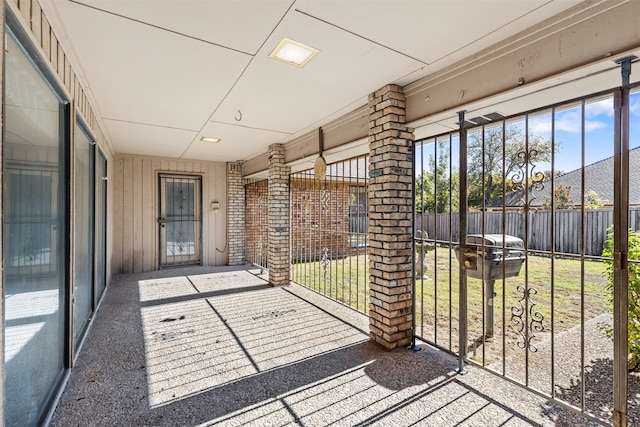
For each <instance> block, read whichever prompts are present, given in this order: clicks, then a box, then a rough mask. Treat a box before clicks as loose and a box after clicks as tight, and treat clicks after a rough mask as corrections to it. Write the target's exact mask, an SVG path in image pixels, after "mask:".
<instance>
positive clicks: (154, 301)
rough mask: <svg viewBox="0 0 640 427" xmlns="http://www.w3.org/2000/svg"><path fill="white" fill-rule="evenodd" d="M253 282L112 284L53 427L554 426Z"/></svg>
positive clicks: (220, 273)
mask: <svg viewBox="0 0 640 427" xmlns="http://www.w3.org/2000/svg"><path fill="white" fill-rule="evenodd" d="M253 273H255V272H253V271H251V270H244V269H213V270H212V269H203V268H191V269H180V270H174V271H172V272H171V274H168V272H167V271H166V270H163V271H162V272H154V273H145V274H138V275H131V276H121V277H119V278H117V279H116V280H115V281H114V283H113V284H112V285H111V286H110V288H109V290H108V292H107V295H106V297H105V300H104V302H103V304H102V306H101V308H100V310H99V312H98V313H97V316H96V319H95V322H94V324H93V326H92V330H91V331H90V333H89V336H88V338H87V340H86V342H85V344H84V348H83V351H82V354H81V355H80V357H79V359H78V361H77V365H76V367H75V368H74V369H73V371H72V373H71V377H70V381H69V383H68V386H67V389H66V391H65V392H64V394H63V396H62V398H61V400H60V402H59V405H58V408H57V409H56V412H55V414H54V417H53V419H52V422H51V425H52V426H58V425H59V426H62V425H64V426H69V425H78V426H80V425H82V426H86V425H154V426H160V425H182V426H191V425H287V424H291V425H307V426H327V425H348V426H354V425H360V426H364V425H371V424H382V425H393V426H396V425H434V426H436V425H437V426H440V425H443V426H444V425H446V426H454V425H475V426H480V425H483V426H485V425H533V426H541V425H553V424H554V419H555V418H557V417H558V416H559V413H558V412H554V413H553V414H551V416H552V417H553V418H552V417H551V416H547V415H545V414H543V413H542V410H541V408H542V405H543V403H544V402H543V401H541V399H538V398H535V397H531V396H529V394H526V395H523V396H524V398H522V399H520V398H518V397H515V398H514V396H518V393H526V392H525V391H524V390H521V389H518V388H516V387H515V386H510V385H507V384H504V382H502V383H499V382H496V381H499V380H498V379H496V378H495V377H493V376H490V375H489V374H484V373H482V372H479V371H478V372H474V374H473V375H472V374H469V375H466V376H463V377H461V376H458V375H456V373H455V367H456V360H455V359H454V358H452V357H450V356H448V355H446V354H444V353H442V352H439V351H437V350H434V349H432V348H431V347H428V346H422V351H419V352H414V351H412V350H409V349H398V350H396V351H394V352H386V351H384V350H382V349H381V348H379V347H378V346H376V345H375V344H372V343H371V342H370V341H369V340H368V336H367V334H366V333H365V332H363V329H364V328H363V327H362V325H363V324H364V323H366V319H363V317H362V315H360V314H357V313H354V312H353V311H352V310H350V309H348V308H346V307H344V306H341V305H339V304H336V303H333V302H331V301H328V300H326V299H324V298H322V297H320V296H318V295H317V294H314V293H313V292H309V291H307V290H305V289H304V288H301V287H297V286H295V287H291V288H271V287H268V286H267V284H266V282H265V280H264V278H262V277H259V276H258V275H256V274H253ZM351 319H355V321H353V322H352V321H351ZM363 320H364V323H363ZM358 322H359V323H358ZM356 323H358V324H357V326H354V325H356ZM492 381H493V382H496V384H499V386H494V385H493V384H492ZM522 402H524V403H525V405H524V406H522V405H520V404H521V403H522ZM532 402H533V403H532ZM518 405H520V406H518ZM560 414H561V415H564V413H563V412H562V410H560ZM567 416H568V417H569V419H573V420H578V418H576V416H575V415H574V414H568V415H567Z"/></svg>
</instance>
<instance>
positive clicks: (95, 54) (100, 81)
mask: <svg viewBox="0 0 640 427" xmlns="http://www.w3.org/2000/svg"><path fill="white" fill-rule="evenodd" d="M56 7H57V9H58V11H59V14H60V18H61V21H62V22H63V23H64V24H63V25H64V28H65V33H66V37H68V38H69V39H71V40H73V46H74V53H75V55H76V56H77V58H78V60H79V61H80V63H81V64H82V68H83V71H84V74H85V75H86V78H87V80H88V81H89V87H90V90H91V91H92V92H93V94H94V96H95V98H96V100H97V102H98V103H99V105H100V112H101V113H102V115H103V116H104V118H106V119H117V120H126V121H130V122H137V123H144V124H157V125H162V126H165V127H174V128H179V129H190V130H200V128H201V127H202V125H203V124H204V123H205V122H206V120H207V118H208V117H209V116H210V115H211V111H212V105H216V104H217V103H218V102H220V100H221V99H222V98H223V97H224V96H225V95H226V93H227V92H228V90H229V88H230V87H231V86H232V85H233V83H234V82H235V80H236V79H237V78H238V76H239V75H240V74H241V72H242V70H243V69H244V68H245V67H246V65H247V63H248V62H249V61H250V59H251V57H250V56H249V55H245V54H241V53H238V52H235V51H232V50H228V49H224V48H220V47H217V46H214V45H212V44H209V43H205V42H202V41H197V40H194V39H190V38H187V37H184V36H180V35H176V34H174V33H171V32H168V31H164V30H161V29H157V28H153V27H150V26H148V25H143V24H139V23H136V22H134V21H131V20H127V19H123V18H121V17H118V16H114V15H112V14H108V13H105V12H101V11H97V10H95V9H92V8H89V7H86V6H82V5H78V4H75V3H70V2H64V3H61V4H57V3H56Z"/></svg>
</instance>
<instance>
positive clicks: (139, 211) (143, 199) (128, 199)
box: [113, 156, 228, 274]
mask: <svg viewBox="0 0 640 427" xmlns="http://www.w3.org/2000/svg"><path fill="white" fill-rule="evenodd" d="M114 163H115V170H114V187H115V193H114V198H113V204H114V217H115V224H114V230H113V233H114V238H115V242H117V245H116V250H115V252H114V258H113V268H114V273H118V274H128V273H139V272H143V271H153V270H156V269H158V268H159V262H158V258H159V252H158V250H159V248H158V244H159V239H158V233H159V228H158V227H159V226H158V212H159V195H158V174H159V173H176V174H188V175H196V176H201V177H202V264H203V265H225V264H227V262H228V256H227V251H226V240H227V236H226V218H227V203H226V188H227V185H226V168H227V166H226V164H225V163H215V162H198V161H190V160H168V159H160V158H153V157H140V156H116V158H115V161H114ZM214 201H216V202H220V205H221V209H220V211H219V212H211V210H210V204H211V202H214Z"/></svg>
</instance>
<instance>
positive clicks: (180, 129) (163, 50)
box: [42, 0, 579, 161]
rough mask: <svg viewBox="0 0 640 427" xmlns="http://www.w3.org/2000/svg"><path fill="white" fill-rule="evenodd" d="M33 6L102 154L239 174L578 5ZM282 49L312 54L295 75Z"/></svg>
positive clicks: (272, 2)
mask: <svg viewBox="0 0 640 427" xmlns="http://www.w3.org/2000/svg"><path fill="white" fill-rule="evenodd" d="M42 3H43V4H42V7H43V9H44V10H45V13H46V14H47V16H48V17H49V18H50V21H51V25H52V27H53V28H54V30H55V32H56V34H57V36H58V38H59V39H60V41H61V43H62V45H63V46H64V48H65V51H66V52H67V54H68V56H69V58H70V61H71V63H72V65H73V66H74V68H75V70H76V72H77V74H78V75H79V76H80V79H81V81H83V82H85V85H86V87H85V90H86V92H87V94H88V96H89V97H90V99H91V100H92V103H93V106H94V109H95V110H96V113H97V115H98V117H100V119H101V122H102V126H103V130H104V131H105V133H106V136H107V139H108V141H109V143H110V145H111V147H112V149H113V151H114V152H116V153H121V154H139V155H150V156H163V157H171V158H183V159H200V160H211V161H239V160H247V159H250V158H253V157H255V156H257V155H259V154H261V153H264V152H265V151H266V149H267V147H268V146H269V145H270V144H273V143H286V142H288V141H291V140H293V139H295V138H297V137H299V136H301V135H304V134H305V133H307V132H309V131H311V130H313V129H315V128H317V127H319V126H322V125H323V124H325V123H327V122H329V121H331V120H334V119H336V118H338V117H340V116H342V115H344V114H346V113H347V112H349V111H352V110H354V109H356V108H358V107H360V106H362V105H364V104H366V102H367V96H368V94H369V93H371V92H374V91H375V90H377V89H379V88H380V87H382V86H384V85H386V84H389V83H396V84H399V85H401V86H404V85H407V84H409V83H411V82H413V81H416V80H418V79H420V78H422V77H424V76H427V75H430V74H432V73H436V72H437V71H439V70H442V69H444V68H445V67H448V66H450V65H452V64H454V63H456V62H458V61H460V60H462V59H464V58H467V57H470V56H472V55H473V54H474V53H475V52H479V51H480V50H482V49H486V48H487V47H489V46H491V45H494V44H496V43H499V42H500V41H501V40H505V39H507V38H509V37H511V36H513V35H514V34H517V33H518V32H520V31H522V30H523V29H524V28H528V27H530V26H533V25H535V24H537V23H539V22H541V21H543V20H544V19H547V18H549V17H551V16H553V15H556V14H558V13H560V12H562V11H563V10H565V9H567V8H570V7H572V6H575V5H576V4H578V3H579V0H518V1H506V0H504V1H497V0H494V1H489V0H468V1H462V0H456V1H450V0H424V1H418V0H407V1H404V0H376V1H364V0H351V1H349V0H342V1H338V0H253V1H252V0H233V1H222V0H210V1H202V0H193V1H191V0H175V1H174V0H163V1H149V0H144V1H135V0H128V1H123V0H111V1H109V0H81V1H63V0H44V1H43V2H42ZM461 29H462V30H461ZM284 37H287V38H290V39H293V40H296V41H298V42H301V43H304V44H306V45H309V46H312V47H314V48H316V49H319V50H320V53H319V54H318V55H317V56H316V57H315V58H314V59H313V60H311V61H310V62H309V63H308V64H307V65H306V66H305V67H303V68H298V67H295V66H291V65H288V64H285V63H283V62H280V61H276V60H274V59H271V58H269V54H270V53H271V51H272V50H273V49H274V47H275V46H276V45H277V44H278V43H279V42H280V41H281V40H282V38H284ZM487 108H492V109H493V111H496V110H495V106H487ZM431 122H433V121H431ZM431 124H432V123H431ZM424 125H425V126H428V125H429V123H424ZM203 136H209V137H216V138H221V139H222V140H221V141H220V142H219V143H211V142H203V141H201V140H200V138H201V137H203Z"/></svg>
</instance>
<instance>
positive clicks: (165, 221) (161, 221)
mask: <svg viewBox="0 0 640 427" xmlns="http://www.w3.org/2000/svg"><path fill="white" fill-rule="evenodd" d="M166 223H167V219H166V218H158V224H160V227H162V228H164V225H165V224H166Z"/></svg>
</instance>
